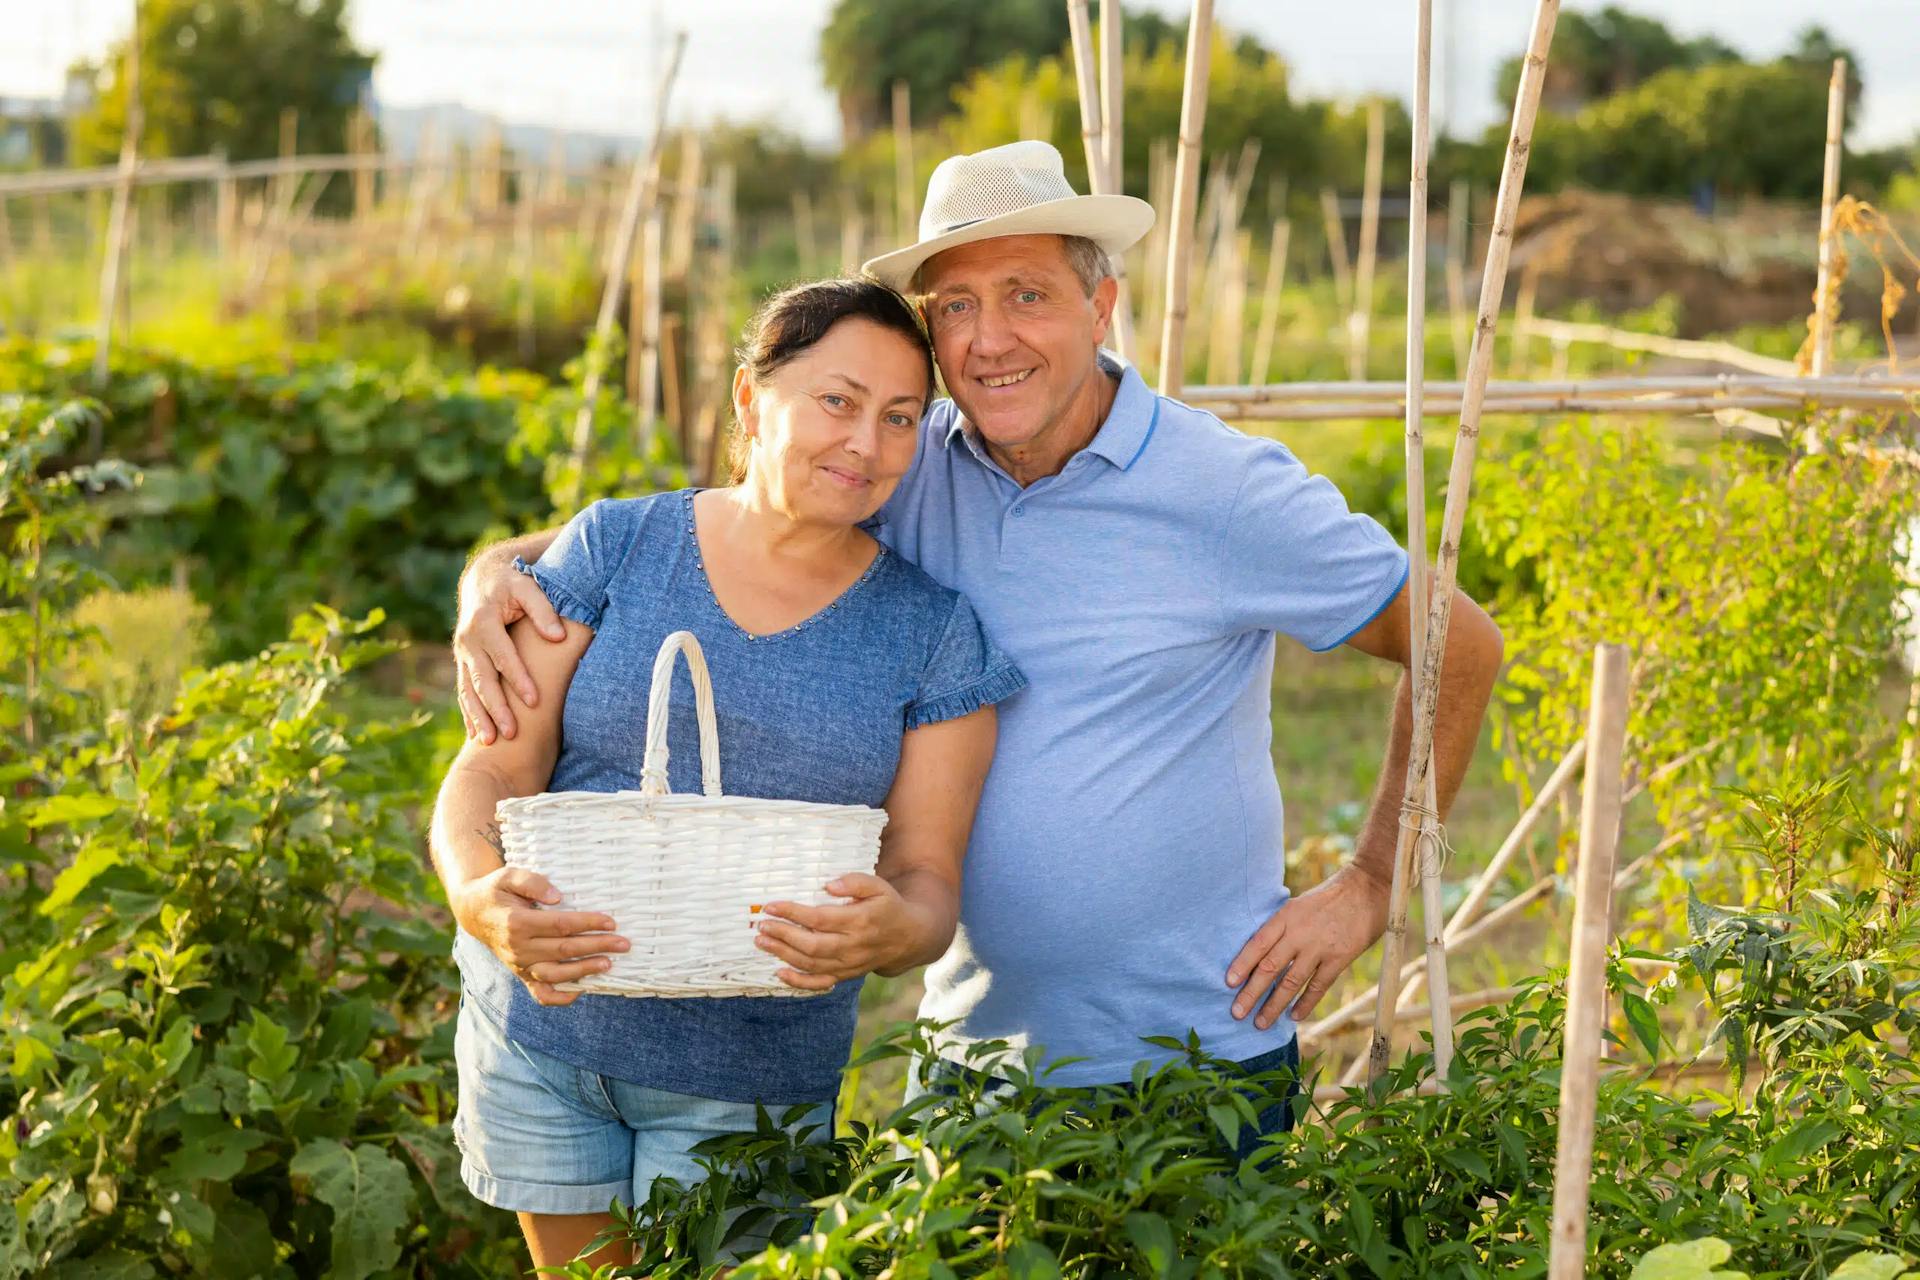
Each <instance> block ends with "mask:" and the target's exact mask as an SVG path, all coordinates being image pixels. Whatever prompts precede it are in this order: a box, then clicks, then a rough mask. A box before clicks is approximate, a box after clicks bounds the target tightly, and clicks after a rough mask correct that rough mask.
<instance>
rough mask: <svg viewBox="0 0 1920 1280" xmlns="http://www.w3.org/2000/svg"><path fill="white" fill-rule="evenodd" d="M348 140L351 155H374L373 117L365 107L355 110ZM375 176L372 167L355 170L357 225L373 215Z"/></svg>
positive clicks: (348, 127)
mask: <svg viewBox="0 0 1920 1280" xmlns="http://www.w3.org/2000/svg"><path fill="white" fill-rule="evenodd" d="M347 138H348V143H347V150H348V152H349V153H350V154H352V155H354V156H356V157H359V156H371V155H373V154H374V146H373V117H372V116H370V115H368V114H367V109H366V108H365V107H358V108H356V109H355V110H354V113H353V119H352V121H351V123H349V124H348V126H347ZM373 174H374V171H373V169H372V168H371V167H366V168H360V169H356V170H354V173H353V220H354V222H356V223H358V222H360V221H362V220H363V219H365V218H368V217H371V216H372V214H373Z"/></svg>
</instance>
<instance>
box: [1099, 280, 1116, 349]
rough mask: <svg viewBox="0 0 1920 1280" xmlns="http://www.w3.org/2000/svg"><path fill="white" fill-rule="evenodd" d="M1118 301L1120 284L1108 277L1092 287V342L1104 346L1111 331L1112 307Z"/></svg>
mask: <svg viewBox="0 0 1920 1280" xmlns="http://www.w3.org/2000/svg"><path fill="white" fill-rule="evenodd" d="M1119 300H1120V282H1119V281H1118V280H1116V279H1114V278H1113V277H1112V276H1108V277H1107V278H1106V279H1104V280H1102V281H1101V282H1100V283H1099V284H1097V285H1095V286H1094V287H1093V341H1094V345H1095V346H1104V345H1105V344H1106V341H1107V335H1108V334H1109V333H1111V332H1112V331H1113V307H1114V304H1115V303H1116V302H1118V301H1119Z"/></svg>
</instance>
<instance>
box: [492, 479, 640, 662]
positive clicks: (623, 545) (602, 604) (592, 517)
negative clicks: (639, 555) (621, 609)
mask: <svg viewBox="0 0 1920 1280" xmlns="http://www.w3.org/2000/svg"><path fill="white" fill-rule="evenodd" d="M630 507H631V504H627V503H620V502H615V501H611V500H608V499H602V500H601V501H599V502H596V503H594V504H593V505H591V506H589V507H588V508H587V509H586V510H584V511H582V512H581V513H580V514H579V515H577V516H575V517H574V518H573V519H571V520H569V521H567V524H566V527H565V528H564V529H562V530H561V531H560V536H559V537H557V538H555V539H554V540H553V545H552V546H549V547H548V548H547V550H546V554H545V555H543V556H541V557H540V559H539V560H537V561H535V562H534V563H533V564H528V563H527V562H526V561H524V560H520V559H517V558H516V559H515V560H514V562H513V567H514V568H515V569H518V570H519V571H520V572H521V573H524V574H528V575H530V576H531V577H532V578H533V580H534V581H535V582H537V583H539V584H540V590H541V591H543V592H545V593H546V597H547V600H548V602H549V603H551V604H552V605H553V608H554V612H556V613H558V614H559V615H560V616H561V617H563V618H571V619H572V620H573V621H575V622H578V623H579V624H581V625H582V626H585V627H592V628H593V629H594V630H596V631H598V630H599V629H600V618H601V615H602V613H604V612H605V610H606V606H607V587H608V585H609V584H610V583H612V581H613V575H614V573H615V572H616V571H617V570H618V569H619V567H620V562H621V561H622V560H624V559H626V555H627V549H628V548H629V547H630V546H631V545H632V543H633V532H634V530H633V525H634V522H633V520H632V519H631V514H632V513H631V510H630ZM623 517H626V518H623Z"/></svg>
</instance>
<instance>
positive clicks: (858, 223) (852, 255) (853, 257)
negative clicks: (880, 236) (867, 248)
mask: <svg viewBox="0 0 1920 1280" xmlns="http://www.w3.org/2000/svg"><path fill="white" fill-rule="evenodd" d="M866 241H867V226H866V214H865V212H864V211H863V210H862V209H861V208H860V202H859V200H858V199H857V198H856V197H855V196H854V195H853V193H852V192H850V191H843V192H841V194H840V270H841V272H842V273H843V274H845V275H849V276H852V275H858V274H859V273H860V263H861V262H862V261H863V260H864V257H865V253H864V248H863V246H864V245H865V244H866Z"/></svg>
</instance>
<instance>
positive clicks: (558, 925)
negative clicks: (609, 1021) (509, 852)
mask: <svg viewBox="0 0 1920 1280" xmlns="http://www.w3.org/2000/svg"><path fill="white" fill-rule="evenodd" d="M559 900H560V894H559V892H558V891H557V890H556V889H555V888H554V887H553V885H552V884H551V883H549V882H548V880H547V878H546V877H545V876H542V875H539V874H537V873H535V872H532V871H528V870H527V869H526V868H524V867H501V868H499V869H498V870H496V871H491V872H489V873H488V874H486V875H484V876H481V877H480V878H479V879H478V880H474V881H472V882H470V883H468V884H467V885H466V886H465V887H464V888H463V889H462V890H461V891H460V893H459V896H458V897H457V898H456V899H455V900H454V902H453V914H454V918H455V919H457V920H458V921H459V922H460V927H461V928H463V929H465V930H466V931H467V932H468V933H470V934H472V935H473V936H474V937H476V938H478V939H480V941H482V942H484V943H486V944H487V948H488V949H489V950H491V951H492V952H493V954H495V955H497V956H499V957H500V960H501V962H502V963H503V964H505V965H506V966H507V968H509V969H511V970H513V973H514V976H515V977H517V978H519V979H520V981H521V982H523V983H525V984H526V987H527V990H528V991H529V992H531V993H532V995H533V998H534V999H535V1000H538V1001H539V1002H540V1003H541V1004H553V1005H560V1004H572V1003H573V1002H574V1000H575V998H577V997H578V996H579V994H580V993H579V992H578V991H561V990H559V989H558V984H560V983H562V982H577V981H578V980H580V979H581V978H584V977H586V976H587V975H588V974H590V973H605V972H606V971H607V970H608V969H609V968H611V967H612V965H613V962H612V961H611V960H608V959H607V953H608V952H610V951H625V950H626V949H627V946H628V943H627V940H626V939H625V938H622V937H620V936H618V935H617V934H615V933H613V932H612V930H613V921H612V920H610V919H608V918H607V917H606V916H603V915H601V914H599V913H598V912H595V911H542V910H541V909H540V906H539V904H540V903H554V902H558V901H559Z"/></svg>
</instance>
